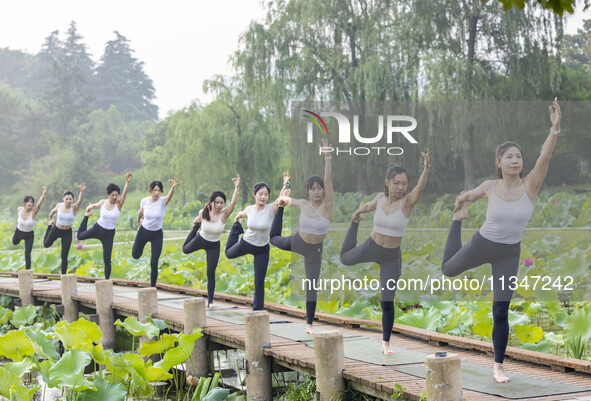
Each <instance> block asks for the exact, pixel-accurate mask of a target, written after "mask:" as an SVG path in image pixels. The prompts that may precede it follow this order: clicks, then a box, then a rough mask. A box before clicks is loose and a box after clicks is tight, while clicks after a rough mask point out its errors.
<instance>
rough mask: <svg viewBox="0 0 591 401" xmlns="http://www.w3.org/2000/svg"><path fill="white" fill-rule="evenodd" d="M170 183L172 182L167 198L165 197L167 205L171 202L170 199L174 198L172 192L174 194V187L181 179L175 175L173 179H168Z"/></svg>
mask: <svg viewBox="0 0 591 401" xmlns="http://www.w3.org/2000/svg"><path fill="white" fill-rule="evenodd" d="M168 183H169V184H170V190H169V191H168V194H167V195H166V198H164V204H165V205H168V202H170V200H171V199H172V194H174V189H175V188H176V185H177V184H178V183H179V180H178V178H176V177H174V178H173V179H172V180H168Z"/></svg>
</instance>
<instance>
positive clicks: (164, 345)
mask: <svg viewBox="0 0 591 401" xmlns="http://www.w3.org/2000/svg"><path fill="white" fill-rule="evenodd" d="M178 340H179V339H178V337H177V336H176V335H170V334H163V335H162V336H160V339H159V340H158V341H145V342H144V343H143V344H142V346H141V347H140V349H138V352H139V353H140V355H141V356H144V357H145V356H150V355H153V354H163V353H165V352H166V351H168V350H169V349H170V348H172V347H174V346H175V344H176V342H177V341H178Z"/></svg>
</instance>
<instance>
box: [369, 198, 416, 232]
mask: <svg viewBox="0 0 591 401" xmlns="http://www.w3.org/2000/svg"><path fill="white" fill-rule="evenodd" d="M380 203H381V202H378V205H377V207H376V212H375V214H374V216H373V230H374V231H375V232H376V233H378V234H382V235H387V236H388V237H402V236H403V235H404V231H405V230H406V226H407V225H408V220H409V219H408V217H406V216H405V215H404V213H402V200H401V201H400V207H399V208H398V210H396V211H395V212H394V213H392V214H386V213H384V211H383V210H382V206H381V205H380Z"/></svg>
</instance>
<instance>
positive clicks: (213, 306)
mask: <svg viewBox="0 0 591 401" xmlns="http://www.w3.org/2000/svg"><path fill="white" fill-rule="evenodd" d="M207 307H208V308H212V309H215V308H217V307H218V306H217V305H216V304H214V303H213V302H212V303H210V304H209V305H207Z"/></svg>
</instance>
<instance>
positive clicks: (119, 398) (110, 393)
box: [79, 377, 127, 401]
mask: <svg viewBox="0 0 591 401" xmlns="http://www.w3.org/2000/svg"><path fill="white" fill-rule="evenodd" d="M92 384H93V385H94V386H95V389H93V390H85V391H83V392H81V393H80V396H79V398H80V399H81V400H83V401H105V400H109V401H125V395H126V394H127V389H126V388H125V386H124V385H123V384H120V383H110V382H108V381H106V380H104V379H102V378H100V377H98V378H96V379H95V380H94V381H93V382H92Z"/></svg>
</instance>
